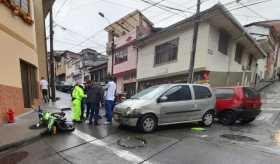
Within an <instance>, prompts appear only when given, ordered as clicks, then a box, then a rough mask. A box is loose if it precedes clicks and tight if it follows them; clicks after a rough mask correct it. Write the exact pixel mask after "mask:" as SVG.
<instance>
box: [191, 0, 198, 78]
mask: <svg viewBox="0 0 280 164" xmlns="http://www.w3.org/2000/svg"><path fill="white" fill-rule="evenodd" d="M199 14H200V0H197V8H196V13H195V18H194V30H193V42H192V51H191V58H190V65H189V76H188V82H189V83H192V82H193V76H194V64H195V53H196V44H197V35H198V27H199V20H200V19H199V17H200V15H199Z"/></svg>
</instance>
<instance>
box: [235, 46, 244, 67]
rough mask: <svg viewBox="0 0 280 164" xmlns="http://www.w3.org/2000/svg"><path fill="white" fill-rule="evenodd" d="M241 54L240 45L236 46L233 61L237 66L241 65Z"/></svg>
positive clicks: (241, 47)
mask: <svg viewBox="0 0 280 164" xmlns="http://www.w3.org/2000/svg"><path fill="white" fill-rule="evenodd" d="M242 53H243V46H242V45H240V44H237V45H236V51H235V57H234V60H235V61H236V62H237V63H239V64H241V59H242Z"/></svg>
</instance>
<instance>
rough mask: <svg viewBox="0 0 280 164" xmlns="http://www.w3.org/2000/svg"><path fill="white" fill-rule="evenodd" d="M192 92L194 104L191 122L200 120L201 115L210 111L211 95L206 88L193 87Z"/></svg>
mask: <svg viewBox="0 0 280 164" xmlns="http://www.w3.org/2000/svg"><path fill="white" fill-rule="evenodd" d="M192 88H193V92H194V98H195V100H194V103H195V112H193V113H192V114H193V115H192V116H191V117H192V118H191V119H192V120H199V119H201V118H202V115H203V114H204V113H205V112H206V111H207V110H209V109H210V105H211V104H210V103H209V101H211V97H212V93H211V91H210V90H209V88H208V87H206V86H200V85H193V86H192ZM213 103H214V102H213Z"/></svg>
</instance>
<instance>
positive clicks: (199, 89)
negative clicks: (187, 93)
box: [193, 85, 212, 99]
mask: <svg viewBox="0 0 280 164" xmlns="http://www.w3.org/2000/svg"><path fill="white" fill-rule="evenodd" d="M193 89H194V94H195V99H205V98H209V97H212V94H211V92H210V90H209V89H208V88H207V87H203V86H196V85H194V86H193Z"/></svg>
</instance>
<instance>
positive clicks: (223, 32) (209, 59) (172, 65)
mask: <svg viewBox="0 0 280 164" xmlns="http://www.w3.org/2000/svg"><path fill="white" fill-rule="evenodd" d="M200 20H201V23H200V25H199V32H198V41H197V48H196V58H195V75H194V79H195V80H196V81H199V80H202V79H209V83H210V84H211V85H213V86H225V85H237V84H244V85H249V84H251V83H253V82H254V79H255V72H256V63H257V60H258V59H260V58H264V53H263V52H262V50H261V49H260V48H259V47H258V46H257V44H256V43H255V42H254V40H253V39H252V38H251V37H250V35H249V34H248V33H246V31H245V30H244V28H243V27H242V26H241V25H240V24H239V23H238V21H237V20H236V19H235V18H234V17H233V16H232V15H231V14H230V13H229V12H228V11H227V10H226V9H225V7H224V6H223V5H221V4H217V5H215V6H214V7H212V8H210V9H208V10H205V11H203V12H201V14H200ZM193 23H194V17H190V18H187V19H185V20H182V21H180V22H178V23H176V24H173V25H171V26H169V27H166V28H163V29H162V30H160V31H158V32H155V33H152V34H151V35H149V36H147V37H145V38H143V39H140V40H138V43H137V46H138V60H137V61H138V64H137V80H138V83H139V84H138V85H139V87H140V89H141V88H144V87H147V86H150V85H154V84H158V83H168V82H185V81H186V79H187V73H188V68H189V63H190V54H191V47H192V38H193V37H192V36H193Z"/></svg>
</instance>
